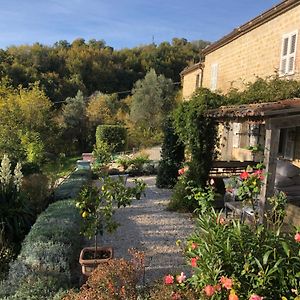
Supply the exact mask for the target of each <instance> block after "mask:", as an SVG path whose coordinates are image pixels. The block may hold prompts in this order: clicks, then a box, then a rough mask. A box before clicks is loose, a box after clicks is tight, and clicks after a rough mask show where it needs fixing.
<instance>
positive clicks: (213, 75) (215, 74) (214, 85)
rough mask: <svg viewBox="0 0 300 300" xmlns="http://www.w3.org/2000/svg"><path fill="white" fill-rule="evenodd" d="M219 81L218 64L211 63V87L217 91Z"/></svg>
mask: <svg viewBox="0 0 300 300" xmlns="http://www.w3.org/2000/svg"><path fill="white" fill-rule="evenodd" d="M217 82H218V64H212V65H211V82H210V89H211V90H212V91H215V90H216V89H217Z"/></svg>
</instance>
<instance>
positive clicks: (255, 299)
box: [249, 294, 264, 300]
mask: <svg viewBox="0 0 300 300" xmlns="http://www.w3.org/2000/svg"><path fill="white" fill-rule="evenodd" d="M263 299H264V297H261V296H258V295H256V294H253V295H251V296H250V298H249V300H263Z"/></svg>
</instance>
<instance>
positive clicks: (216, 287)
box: [214, 284, 222, 292]
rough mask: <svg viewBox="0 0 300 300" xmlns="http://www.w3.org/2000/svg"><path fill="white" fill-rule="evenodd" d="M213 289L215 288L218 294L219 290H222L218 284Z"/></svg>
mask: <svg viewBox="0 0 300 300" xmlns="http://www.w3.org/2000/svg"><path fill="white" fill-rule="evenodd" d="M214 287H215V290H216V291H218V292H220V291H221V289H222V287H221V285H220V284H216V285H215V286H214Z"/></svg>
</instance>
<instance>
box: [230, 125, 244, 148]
mask: <svg viewBox="0 0 300 300" xmlns="http://www.w3.org/2000/svg"><path fill="white" fill-rule="evenodd" d="M241 125H242V124H241V123H233V124H232V134H233V136H232V147H233V148H239V147H240V133H241Z"/></svg>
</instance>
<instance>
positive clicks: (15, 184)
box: [0, 155, 34, 247]
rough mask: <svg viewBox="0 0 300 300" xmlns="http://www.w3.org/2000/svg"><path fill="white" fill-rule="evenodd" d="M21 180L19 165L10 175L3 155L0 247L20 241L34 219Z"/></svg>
mask: <svg viewBox="0 0 300 300" xmlns="http://www.w3.org/2000/svg"><path fill="white" fill-rule="evenodd" d="M22 178H23V175H22V172H21V165H20V164H19V163H18V164H17V165H16V167H15V170H14V173H13V174H12V172H11V164H10V160H9V158H8V156H7V155H4V156H3V159H2V162H1V166H0V234H1V236H0V242H1V243H0V247H1V246H2V245H1V244H2V243H4V244H5V243H8V242H12V243H16V244H17V243H19V242H20V241H22V239H23V238H24V236H25V234H26V233H27V232H28V230H29V228H30V226H31V224H32V222H33V219H34V215H33V214H32V212H31V210H30V208H29V206H28V205H27V199H26V195H25V194H24V193H23V191H22V189H21V182H22Z"/></svg>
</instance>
